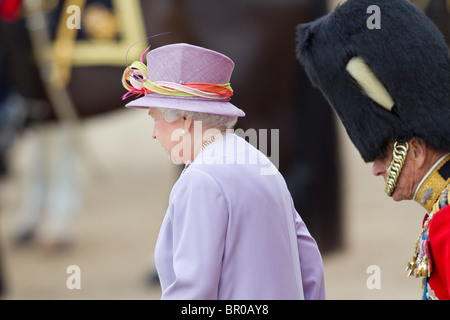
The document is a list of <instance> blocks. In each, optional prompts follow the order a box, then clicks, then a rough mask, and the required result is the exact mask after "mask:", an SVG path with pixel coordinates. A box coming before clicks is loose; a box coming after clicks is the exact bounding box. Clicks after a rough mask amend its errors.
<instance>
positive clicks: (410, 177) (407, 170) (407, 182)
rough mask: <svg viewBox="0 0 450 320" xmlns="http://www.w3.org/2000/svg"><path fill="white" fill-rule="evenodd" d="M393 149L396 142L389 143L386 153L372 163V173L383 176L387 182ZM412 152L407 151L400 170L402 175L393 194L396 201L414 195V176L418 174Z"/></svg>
mask: <svg viewBox="0 0 450 320" xmlns="http://www.w3.org/2000/svg"><path fill="white" fill-rule="evenodd" d="M393 149H394V142H390V143H388V145H387V146H386V149H385V152H384V155H382V156H380V157H379V158H377V159H375V161H374V162H373V165H372V174H373V175H374V176H382V177H383V179H384V181H385V182H386V180H387V178H388V169H389V166H390V164H391V161H392V152H393ZM411 153H412V152H408V153H407V155H406V160H405V163H404V165H403V168H402V171H401V172H400V176H399V177H398V180H397V186H396V187H395V189H394V193H393V194H392V199H394V201H401V200H411V199H413V197H414V192H415V185H414V177H415V176H416V174H417V169H416V167H415V161H414V159H413V156H412V155H411Z"/></svg>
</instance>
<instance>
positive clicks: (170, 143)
mask: <svg viewBox="0 0 450 320" xmlns="http://www.w3.org/2000/svg"><path fill="white" fill-rule="evenodd" d="M148 114H149V115H150V116H151V117H152V118H153V120H154V121H155V124H154V127H153V132H152V137H153V139H156V140H158V141H159V143H160V144H161V145H162V147H163V148H164V150H166V152H167V154H168V155H169V159H170V160H171V161H172V162H174V163H176V164H181V163H184V162H185V161H184V160H183V150H184V148H183V146H182V145H181V144H182V143H183V140H184V139H183V138H182V136H183V135H184V134H183V124H184V119H183V118H180V119H178V120H176V121H173V122H167V121H166V119H165V118H164V115H163V114H161V112H160V111H159V110H158V108H149V112H148ZM180 138H181V141H180Z"/></svg>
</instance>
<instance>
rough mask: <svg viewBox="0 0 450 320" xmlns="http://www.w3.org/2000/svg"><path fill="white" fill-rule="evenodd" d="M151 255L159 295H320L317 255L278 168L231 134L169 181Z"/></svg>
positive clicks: (226, 297)
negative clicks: (159, 283) (158, 230)
mask: <svg viewBox="0 0 450 320" xmlns="http://www.w3.org/2000/svg"><path fill="white" fill-rule="evenodd" d="M244 154H245V157H243V156H242V155H244ZM155 261H156V268H157V270H158V275H159V278H160V282H161V288H162V299H179V300H191V299H192V300H193V299H223V300H240V299H243V300H248V299H250V300H253V299H254V300H265V299H267V300H268V299H270V300H275V299H289V300H291V299H324V298H325V289H324V282H323V281H324V276H323V266H322V258H321V255H320V253H319V250H318V247H317V244H316V242H315V241H314V239H313V238H312V237H311V235H310V234H309V232H308V230H307V228H306V226H305V224H304V222H303V221H302V220H301V218H300V216H299V215H298V213H297V211H296V210H295V208H294V205H293V201H292V198H291V195H290V193H289V191H288V188H287V186H286V183H285V181H284V179H283V177H282V175H281V174H280V173H279V172H278V170H277V169H276V168H275V167H274V166H273V164H272V163H271V162H270V161H269V159H268V158H267V157H265V156H264V155H263V154H262V153H261V152H259V151H258V150H257V149H256V148H254V147H253V146H251V145H250V144H249V143H247V142H246V141H245V140H244V139H242V138H240V137H238V136H236V135H234V134H229V135H227V136H225V137H224V138H223V139H220V140H218V141H216V142H214V143H212V144H211V145H210V146H208V147H207V148H206V149H205V150H204V151H203V152H202V153H201V154H200V155H199V156H198V157H197V159H196V160H195V161H194V162H193V163H192V164H191V165H190V166H189V167H188V168H187V170H186V171H185V172H184V173H183V174H182V175H181V176H180V178H179V179H178V181H177V182H176V183H175V185H174V187H173V189H172V192H171V194H170V199H169V207H168V209H167V212H166V215H165V217H164V221H163V223H162V226H161V230H160V233H159V236H158V240H157V243H156V250H155Z"/></svg>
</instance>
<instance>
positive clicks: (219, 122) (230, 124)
mask: <svg viewBox="0 0 450 320" xmlns="http://www.w3.org/2000/svg"><path fill="white" fill-rule="evenodd" d="M158 110H159V111H160V112H161V114H162V115H163V116H164V119H165V120H166V121H167V122H174V121H176V120H178V119H179V118H183V117H184V118H193V120H194V121H201V122H202V125H203V127H204V128H205V129H211V128H224V127H225V128H227V129H233V128H234V126H235V125H236V122H237V120H238V117H233V116H224V115H219V114H212V113H203V112H192V111H185V110H178V109H169V108H158Z"/></svg>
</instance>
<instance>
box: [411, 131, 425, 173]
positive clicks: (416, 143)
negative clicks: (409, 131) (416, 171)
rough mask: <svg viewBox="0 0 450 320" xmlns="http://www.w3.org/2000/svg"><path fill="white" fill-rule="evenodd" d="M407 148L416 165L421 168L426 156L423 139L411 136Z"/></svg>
mask: <svg viewBox="0 0 450 320" xmlns="http://www.w3.org/2000/svg"><path fill="white" fill-rule="evenodd" d="M409 148H410V150H411V153H412V156H413V158H414V161H415V162H416V164H417V167H418V168H422V167H423V165H424V164H425V159H426V156H427V146H426V143H425V141H423V139H422V138H418V137H413V138H411V139H410V140H409Z"/></svg>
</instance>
